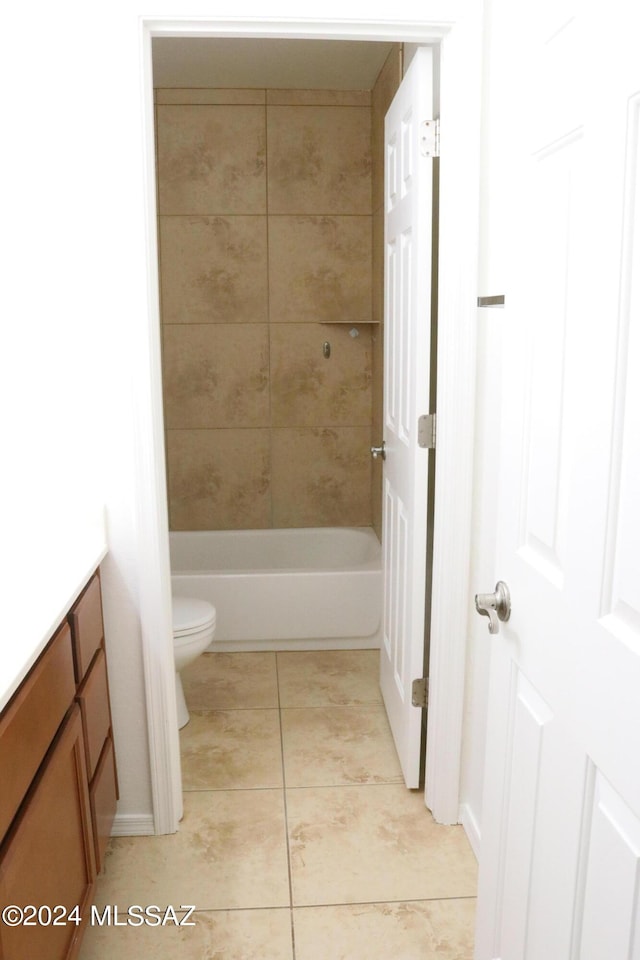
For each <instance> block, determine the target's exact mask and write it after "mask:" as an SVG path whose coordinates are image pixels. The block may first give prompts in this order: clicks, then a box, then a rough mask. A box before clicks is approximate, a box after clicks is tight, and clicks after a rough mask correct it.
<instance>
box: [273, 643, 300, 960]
mask: <svg viewBox="0 0 640 960" xmlns="http://www.w3.org/2000/svg"><path fill="white" fill-rule="evenodd" d="M275 671H276V690H277V693H278V722H279V727H280V763H281V764H282V769H281V772H282V803H283V807H284V836H285V846H286V854H287V872H288V877H289V909H290V915H289V920H290V930H291V958H292V960H296V934H295V928H294V923H293V877H292V872H291V847H290V843H289V814H288V811H287V779H286V772H285V763H284V733H283V730H282V709H281V705H280V675H279V673H278V657H277V655H276V658H275Z"/></svg>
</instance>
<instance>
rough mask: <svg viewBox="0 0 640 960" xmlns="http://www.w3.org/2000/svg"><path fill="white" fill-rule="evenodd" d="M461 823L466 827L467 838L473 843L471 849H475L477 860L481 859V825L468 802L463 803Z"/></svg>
mask: <svg viewBox="0 0 640 960" xmlns="http://www.w3.org/2000/svg"><path fill="white" fill-rule="evenodd" d="M460 823H461V824H462V826H463V828H464V832H465V833H466V835H467V840H468V841H469V843H470V844H471V849H472V850H473V852H474V854H475V857H476V860H479V859H480V825H479V824H478V821H477V820H476V818H475V815H474V813H473V811H472V809H471V807H470V806H469V804H467V803H463V804H461V806H460Z"/></svg>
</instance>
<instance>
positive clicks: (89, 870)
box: [0, 705, 96, 960]
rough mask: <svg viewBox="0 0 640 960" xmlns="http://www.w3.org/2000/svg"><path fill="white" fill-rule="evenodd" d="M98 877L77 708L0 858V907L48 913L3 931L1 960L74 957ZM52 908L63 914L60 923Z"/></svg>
mask: <svg viewBox="0 0 640 960" xmlns="http://www.w3.org/2000/svg"><path fill="white" fill-rule="evenodd" d="M95 876H96V867H95V857H94V846H93V835H92V832H91V819H90V812H89V795H88V791H87V782H86V768H85V759H84V741H83V733H82V722H81V719H80V710H79V708H78V706H77V705H74V706H72V707H71V709H70V710H69V713H68V715H67V717H66V719H65V721H64V723H63V724H62V727H61V729H60V731H59V732H58V734H57V736H56V738H55V739H54V741H53V743H52V744H51V748H50V750H49V752H48V753H47V757H46V759H45V761H44V763H43V764H42V766H41V768H40V770H39V771H38V774H37V776H36V778H35V780H34V782H33V784H32V785H31V787H30V789H29V791H28V793H27V795H26V797H25V798H24V802H23V803H22V805H21V808H20V811H19V813H18V816H17V817H16V819H15V821H14V823H13V825H12V827H11V829H10V831H9V834H8V836H7V837H6V838H5V841H4V843H3V846H2V852H1V853H0V903H1V904H2V906H7V905H9V904H16V905H17V906H19V907H22V908H24V907H27V906H29V905H31V906H34V907H41V906H44V907H45V908H49V907H50V908H51V910H52V915H51V918H50V916H49V914H48V912H45V913H44V914H43V916H42V918H41V921H42V922H39V920H40V918H38V917H33V918H32V920H33V925H31V926H23V925H20V926H16V927H10V926H7V925H6V924H4V923H3V924H2V925H1V926H0V944H1V946H0V956H2V957H3V958H4V960H57V958H65V960H66V958H71V957H75V956H76V954H77V952H78V949H79V946H80V940H81V935H82V932H83V930H82V926H81V925H80V924H76V923H75V922H73V921H72V922H69V921H67V922H66V923H64V924H60V925H54V924H53V919H55V917H56V916H58V917H59V918H60V919H62V917H63V916H64V919H65V920H66V918H67V916H68V915H69V914H71V913H72V911H73V909H74V907H75V906H76V905H77V906H78V907H79V908H80V910H79V913H78V914H76V916H83V917H85V918H86V917H87V915H88V912H89V905H90V903H91V901H92V899H93V889H94V881H95ZM56 907H63V908H64V915H63V913H62V911H61V910H58V911H56V910H55V908H56Z"/></svg>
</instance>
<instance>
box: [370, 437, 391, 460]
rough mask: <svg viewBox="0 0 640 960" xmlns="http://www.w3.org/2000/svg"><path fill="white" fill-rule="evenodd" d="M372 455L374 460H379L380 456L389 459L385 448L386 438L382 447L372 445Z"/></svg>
mask: <svg viewBox="0 0 640 960" xmlns="http://www.w3.org/2000/svg"><path fill="white" fill-rule="evenodd" d="M371 456H372V457H373V459H374V460H377V459H378V457H380V459H381V460H386V459H387V454H386V452H385V449H384V440H383V441H382V446H380V447H371Z"/></svg>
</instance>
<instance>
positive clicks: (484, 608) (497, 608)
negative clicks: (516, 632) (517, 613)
mask: <svg viewBox="0 0 640 960" xmlns="http://www.w3.org/2000/svg"><path fill="white" fill-rule="evenodd" d="M476 610H477V611H478V613H479V614H481V615H482V616H483V617H489V633H497V632H498V630H499V629H500V624H499V623H498V621H499V620H502V622H503V623H506V621H507V620H508V619H509V617H510V616H511V594H510V593H509V587H508V586H507V585H506V583H505V582H504V580H498V582H497V583H496V590H495V593H476Z"/></svg>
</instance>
